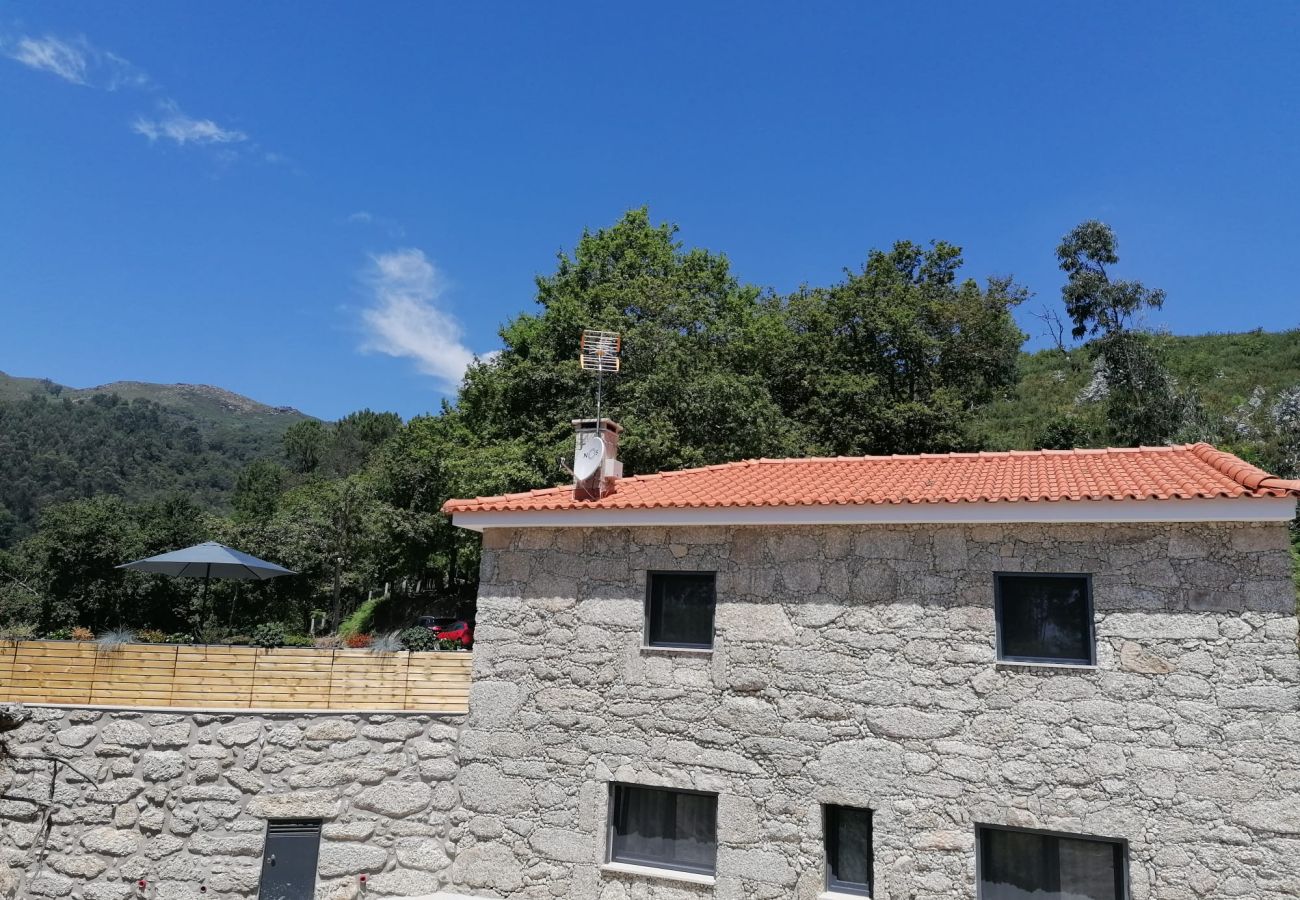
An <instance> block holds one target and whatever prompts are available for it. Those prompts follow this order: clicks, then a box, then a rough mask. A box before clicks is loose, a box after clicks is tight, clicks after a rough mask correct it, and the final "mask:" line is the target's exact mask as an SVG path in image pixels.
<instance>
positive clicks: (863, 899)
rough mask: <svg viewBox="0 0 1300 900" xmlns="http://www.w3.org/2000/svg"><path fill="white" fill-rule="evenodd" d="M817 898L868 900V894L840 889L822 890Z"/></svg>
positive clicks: (823, 899)
mask: <svg viewBox="0 0 1300 900" xmlns="http://www.w3.org/2000/svg"><path fill="white" fill-rule="evenodd" d="M817 900H870V895H868V894H845V893H842V892H841V891H822V892H821V893H820V894H818V895H817Z"/></svg>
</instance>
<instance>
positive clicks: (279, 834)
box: [258, 819, 321, 900]
mask: <svg viewBox="0 0 1300 900" xmlns="http://www.w3.org/2000/svg"><path fill="white" fill-rule="evenodd" d="M320 824H321V823H320V820H319V819H283V820H273V821H270V822H267V823H266V848H265V849H264V850H263V851H262V882H261V889H260V893H259V894H258V896H260V897H274V898H276V900H312V898H313V897H315V896H316V858H317V856H318V855H319V853H320Z"/></svg>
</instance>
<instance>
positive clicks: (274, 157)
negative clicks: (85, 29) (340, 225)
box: [0, 34, 287, 165]
mask: <svg viewBox="0 0 1300 900" xmlns="http://www.w3.org/2000/svg"><path fill="white" fill-rule="evenodd" d="M0 55H3V56H6V57H8V58H10V59H12V60H15V61H16V62H20V63H22V64H23V65H25V66H27V67H28V68H31V69H36V70H37V71H41V72H48V73H50V74H51V75H55V76H57V77H59V78H62V79H63V80H64V81H67V82H69V83H71V84H77V85H82V86H84V87H91V88H99V89H102V90H108V91H115V90H118V89H119V88H134V89H137V90H149V91H151V92H156V93H155V95H158V94H161V89H160V87H159V85H157V84H156V83H155V82H153V81H152V80H150V78H149V76H148V75H146V74H145V73H144V72H143V71H141V70H140V69H138V68H137V67H136V66H134V65H132V64H131V63H130V62H128V61H127V60H125V59H123V58H122V57H120V56H118V55H117V54H115V53H111V52H109V51H107V50H104V49H101V48H99V47H96V46H94V45H93V44H91V43H90V41H88V40H86V38H84V37H75V38H62V37H55V36H54V35H48V34H47V35H45V36H44V37H32V36H31V35H21V36H17V37H6V36H4V35H0ZM131 130H132V131H134V132H135V133H136V134H140V135H143V136H144V137H146V138H148V139H149V143H151V144H152V143H156V142H157V141H159V140H163V141H169V142H171V143H173V144H175V145H177V146H179V147H186V146H192V147H205V146H207V147H213V148H214V152H215V153H216V158H217V160H218V161H219V162H223V163H232V162H234V161H235V160H236V159H239V158H248V157H251V158H254V159H260V160H262V161H263V162H266V163H268V164H271V165H278V164H281V163H285V162H287V159H286V158H285V157H283V156H281V155H280V154H278V153H274V152H272V151H269V150H267V149H266V148H264V147H261V146H259V145H258V144H255V143H253V142H252V141H251V139H250V137H249V135H248V134H247V133H245V132H243V131H240V130H238V129H235V128H227V127H225V126H223V125H218V124H217V123H216V122H214V121H213V120H212V119H206V118H199V117H195V116H191V115H187V114H186V113H185V112H183V111H182V110H181V108H180V106H179V105H178V104H177V103H176V101H174V100H171V99H164V100H161V101H160V102H159V103H158V108H157V111H156V112H155V113H154V114H153V115H144V114H141V115H138V116H136V117H135V118H134V119H133V120H131ZM236 147H238V148H239V149H238V150H236Z"/></svg>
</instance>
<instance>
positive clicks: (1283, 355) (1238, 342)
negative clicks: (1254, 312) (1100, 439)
mask: <svg viewBox="0 0 1300 900" xmlns="http://www.w3.org/2000/svg"><path fill="white" fill-rule="evenodd" d="M1160 342H1161V347H1162V349H1163V351H1164V353H1165V355H1166V362H1167V364H1168V366H1169V369H1170V371H1171V372H1172V373H1173V375H1174V377H1175V378H1176V379H1177V380H1178V383H1179V386H1180V387H1182V388H1184V389H1190V390H1191V391H1193V392H1194V393H1195V395H1196V396H1197V397H1198V398H1199V400H1200V403H1201V406H1202V408H1203V410H1204V412H1205V414H1206V419H1207V420H1208V421H1209V422H1211V423H1222V422H1223V421H1224V420H1226V419H1230V418H1231V417H1233V416H1234V415H1236V414H1237V413H1238V412H1239V410H1241V408H1242V407H1243V405H1245V404H1247V403H1248V402H1249V401H1250V400H1251V397H1252V395H1257V396H1259V397H1261V398H1262V399H1263V400H1265V401H1266V402H1267V401H1268V400H1269V399H1271V398H1274V397H1276V395H1277V394H1278V392H1279V391H1282V390H1285V389H1287V388H1292V387H1295V386H1297V385H1300V330H1293V331H1276V332H1268V331H1261V330H1256V331H1247V332H1241V333H1237V334H1202V335H1195V336H1173V335H1170V336H1165V337H1162V338H1161V339H1160ZM1091 374H1092V373H1091V366H1090V363H1089V360H1088V356H1087V352H1086V350H1084V349H1076V350H1073V351H1071V352H1070V353H1069V354H1068V355H1067V354H1063V353H1061V352H1060V351H1059V350H1055V349H1053V350H1040V351H1038V352H1036V353H1025V354H1023V355H1022V356H1021V358H1020V380H1019V383H1018V385H1017V386H1016V389H1015V391H1014V392H1013V393H1012V395H1011V396H1010V397H1008V398H1006V399H1001V400H997V401H994V402H993V403H992V404H990V405H989V406H988V407H986V408H985V409H984V410H983V411H982V412H981V413H980V414H979V415H978V416H977V418H976V421H975V423H974V425H973V426H972V434H973V437H974V441H975V443H977V444H979V445H980V446H982V447H983V448H984V449H988V450H1011V449H1031V448H1033V447H1034V446H1035V445H1036V444H1037V442H1038V438H1039V436H1040V435H1041V434H1042V429H1043V428H1044V427H1045V425H1046V424H1047V423H1049V422H1051V421H1052V420H1053V419H1054V418H1057V417H1060V416H1062V415H1067V414H1076V415H1080V416H1083V417H1085V418H1086V417H1087V415H1088V414H1089V413H1088V410H1087V409H1086V405H1085V404H1080V403H1078V402H1077V398H1078V397H1079V395H1080V393H1081V392H1082V391H1083V390H1084V388H1085V387H1086V386H1087V385H1088V383H1089V381H1090V379H1091ZM1215 431H1216V430H1215V429H1214V428H1212V429H1211V433H1207V434H1202V435H1195V436H1199V437H1205V438H1207V439H1215V440H1220V441H1224V440H1228V441H1230V439H1231V435H1228V434H1226V433H1224V432H1223V431H1222V429H1221V428H1220V429H1217V433H1215Z"/></svg>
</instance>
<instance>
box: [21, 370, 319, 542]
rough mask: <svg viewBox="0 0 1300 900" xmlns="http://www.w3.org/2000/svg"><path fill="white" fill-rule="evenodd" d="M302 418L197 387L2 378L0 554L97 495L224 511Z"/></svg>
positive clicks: (242, 398)
mask: <svg viewBox="0 0 1300 900" xmlns="http://www.w3.org/2000/svg"><path fill="white" fill-rule="evenodd" d="M306 419H307V417H306V416H304V415H303V414H302V413H300V412H298V411H297V410H293V409H277V408H275V407H270V406H266V405H264V404H261V403H257V402H256V401H253V400H250V399H248V398H247V397H242V396H240V395H238V394H234V393H231V392H230V391H225V390H222V389H220V388H214V387H207V386H204V385H161V384H144V383H140V382H117V383H115V384H111V385H103V386H101V387H95V388H86V389H76V388H68V387H64V386H62V385H58V384H55V383H53V382H51V381H48V380H42V379H35V378H15V377H12V376H9V375H4V374H3V373H0V547H3V546H5V545H6V544H11V543H13V542H15V541H17V540H20V539H21V538H23V537H25V536H26V535H28V534H30V533H31V531H32V529H33V528H34V527H35V524H36V522H37V520H38V519H39V517H40V514H41V512H42V511H43V510H44V509H46V508H47V507H49V506H51V505H53V504H57V503H62V502H66V501H69V500H76V499H80V498H85V497H92V496H94V495H96V494H112V495H115V496H119V497H122V498H124V499H126V500H128V501H131V502H146V501H150V500H154V499H158V498H160V497H164V496H167V495H169V494H183V495H185V496H186V497H188V498H190V499H191V500H193V501H195V502H196V503H198V504H199V505H200V506H201V507H204V508H208V509H218V510H220V509H225V508H226V507H227V506H228V503H229V497H230V493H231V491H232V490H233V488H234V484H235V477H236V475H237V473H238V472H239V471H240V470H241V469H242V468H243V467H244V466H245V465H246V464H247V463H248V462H249V461H251V460H254V459H262V458H267V457H273V456H277V457H278V456H279V455H280V452H281V438H282V436H283V434H284V432H285V431H286V430H287V429H288V428H289V427H290V426H292V425H293V424H294V423H296V422H301V421H304V420H306Z"/></svg>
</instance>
